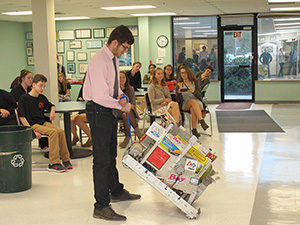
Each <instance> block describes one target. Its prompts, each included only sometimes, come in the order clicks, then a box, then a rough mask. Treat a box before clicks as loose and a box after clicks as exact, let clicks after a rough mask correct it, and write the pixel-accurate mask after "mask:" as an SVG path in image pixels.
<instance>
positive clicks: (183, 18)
mask: <svg viewBox="0 0 300 225" xmlns="http://www.w3.org/2000/svg"><path fill="white" fill-rule="evenodd" d="M174 20H190V18H189V17H175V18H174Z"/></svg>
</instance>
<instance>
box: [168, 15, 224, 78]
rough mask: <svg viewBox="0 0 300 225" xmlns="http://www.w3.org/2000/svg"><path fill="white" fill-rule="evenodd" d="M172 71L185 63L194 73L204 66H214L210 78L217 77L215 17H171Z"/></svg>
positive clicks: (202, 69)
mask: <svg viewBox="0 0 300 225" xmlns="http://www.w3.org/2000/svg"><path fill="white" fill-rule="evenodd" d="M173 37H174V38H173V39H174V60H175V62H174V71H175V72H176V70H177V69H176V68H177V67H178V65H179V64H182V63H184V64H186V65H187V66H189V67H190V68H191V70H192V71H193V72H194V74H196V73H198V72H201V71H204V69H205V68H206V66H208V65H210V66H212V67H213V68H214V72H213V74H212V75H211V79H212V80H217V79H218V58H217V55H218V46H217V43H218V42H217V17H216V16H209V17H173Z"/></svg>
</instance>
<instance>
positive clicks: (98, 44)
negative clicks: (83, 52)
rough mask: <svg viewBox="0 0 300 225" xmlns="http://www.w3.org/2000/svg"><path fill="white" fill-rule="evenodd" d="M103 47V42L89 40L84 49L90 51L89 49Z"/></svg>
mask: <svg viewBox="0 0 300 225" xmlns="http://www.w3.org/2000/svg"><path fill="white" fill-rule="evenodd" d="M102 47H103V41H102V40H90V41H86V48H87V49H91V48H98V49H99V48H102Z"/></svg>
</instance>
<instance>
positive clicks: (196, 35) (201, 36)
mask: <svg viewBox="0 0 300 225" xmlns="http://www.w3.org/2000/svg"><path fill="white" fill-rule="evenodd" d="M193 37H207V35H193Z"/></svg>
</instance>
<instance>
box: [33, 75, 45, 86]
mask: <svg viewBox="0 0 300 225" xmlns="http://www.w3.org/2000/svg"><path fill="white" fill-rule="evenodd" d="M39 81H43V82H47V77H45V76H44V75H42V74H36V75H35V76H34V78H33V83H35V84H37V83H38V82H39Z"/></svg>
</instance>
